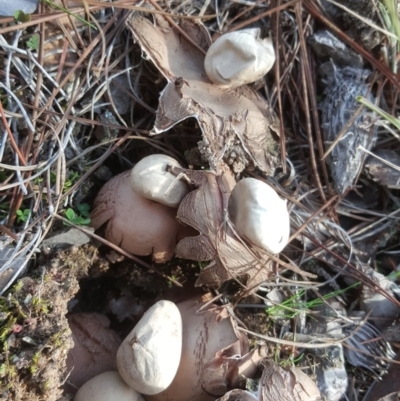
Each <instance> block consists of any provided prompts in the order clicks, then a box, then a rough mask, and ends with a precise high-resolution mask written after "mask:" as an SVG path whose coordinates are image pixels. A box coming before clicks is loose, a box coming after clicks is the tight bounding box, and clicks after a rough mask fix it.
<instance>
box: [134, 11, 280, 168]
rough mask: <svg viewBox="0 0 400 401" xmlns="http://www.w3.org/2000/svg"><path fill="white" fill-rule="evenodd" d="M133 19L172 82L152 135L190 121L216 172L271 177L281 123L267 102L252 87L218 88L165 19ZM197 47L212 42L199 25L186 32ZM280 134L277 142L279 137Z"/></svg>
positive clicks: (192, 48)
mask: <svg viewBox="0 0 400 401" xmlns="http://www.w3.org/2000/svg"><path fill="white" fill-rule="evenodd" d="M155 19H156V22H155V23H154V24H153V23H152V22H151V21H150V20H148V19H146V18H144V17H142V16H140V15H138V14H134V15H133V16H132V17H131V18H130V19H128V21H127V25H128V27H129V28H130V29H131V31H132V33H133V35H134V37H135V39H136V40H137V41H138V42H139V44H140V46H141V48H142V50H143V51H144V52H145V53H146V55H147V56H148V57H149V58H150V59H151V60H152V61H153V63H154V64H155V65H156V67H157V68H158V70H159V71H160V72H161V74H163V75H164V76H165V78H166V79H167V80H168V84H167V86H166V87H165V89H164V90H163V91H162V93H161V95H160V100H159V107H158V110H157V116H156V122H155V125H154V129H153V135H156V134H159V133H161V132H164V131H167V130H168V129H170V128H171V127H173V126H174V125H175V124H177V123H179V122H181V121H182V120H185V119H187V118H189V117H194V118H196V119H197V121H198V123H199V126H200V128H201V130H202V133H203V141H202V142H200V143H199V149H200V152H201V153H202V155H203V156H204V158H205V159H206V160H208V162H209V164H210V167H211V169H212V170H213V171H217V172H218V171H220V168H221V165H223V164H224V163H226V164H229V165H231V166H232V168H233V170H234V171H235V172H237V173H239V172H241V171H243V170H244V169H245V168H246V167H247V166H257V167H259V168H260V169H261V170H262V171H264V172H265V173H267V174H269V175H272V174H273V173H274V171H275V169H276V168H277V167H278V166H279V164H280V149H279V143H278V141H277V140H276V137H278V136H279V121H278V118H277V116H276V114H275V113H274V111H273V110H272V109H271V108H270V106H269V105H268V103H267V102H266V100H265V99H263V98H262V97H261V96H259V95H258V94H257V92H256V91H254V90H253V89H252V88H250V87H249V86H246V85H244V86H241V87H239V88H235V89H226V88H221V87H218V86H217V85H214V84H212V83H211V82H210V80H209V79H208V78H207V75H206V72H205V70H204V54H203V53H202V52H201V51H200V50H199V49H198V48H196V47H195V46H194V45H193V44H191V43H189V41H187V40H185V39H184V38H183V37H182V36H181V35H180V34H179V33H178V32H177V31H176V30H174V29H173V28H171V27H170V26H169V25H168V23H167V22H166V21H165V20H164V19H163V18H162V17H161V16H157V17H155ZM183 29H184V30H185V32H186V33H187V34H188V35H189V36H190V37H191V39H192V40H193V42H194V43H196V44H198V46H199V47H200V48H203V49H204V48H206V47H207V43H209V38H208V37H207V34H206V32H205V30H204V29H202V26H201V25H200V24H195V23H191V22H185V26H184V27H183ZM274 134H275V137H274Z"/></svg>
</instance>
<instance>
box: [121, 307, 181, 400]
mask: <svg viewBox="0 0 400 401" xmlns="http://www.w3.org/2000/svg"><path fill="white" fill-rule="evenodd" d="M181 353H182V317H181V314H180V312H179V309H178V308H177V306H176V305H175V304H174V303H173V302H170V301H159V302H157V303H156V304H155V305H153V306H152V307H151V308H150V309H149V310H148V311H147V312H146V313H145V314H144V315H143V317H142V318H141V319H140V321H139V323H138V324H137V325H136V326H135V327H134V329H133V330H132V331H131V332H130V333H129V334H128V336H127V337H126V338H125V340H124V341H123V342H122V344H121V346H120V347H119V349H118V352H117V366H118V370H119V373H120V374H121V376H122V378H123V379H124V380H125V382H126V383H127V384H128V385H129V386H130V387H132V388H133V389H135V390H136V391H138V392H140V393H142V394H146V395H153V394H158V393H160V392H161V391H163V390H165V389H166V388H168V386H169V385H170V384H171V382H172V380H173V379H174V377H175V374H176V372H177V370H178V366H179V362H180V360H181Z"/></svg>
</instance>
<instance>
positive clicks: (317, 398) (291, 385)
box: [217, 360, 322, 401]
mask: <svg viewBox="0 0 400 401" xmlns="http://www.w3.org/2000/svg"><path fill="white" fill-rule="evenodd" d="M263 364H264V365H265V367H264V371H263V374H262V376H261V379H260V382H259V388H258V393H252V392H249V391H244V390H238V389H236V390H232V391H230V392H228V393H226V394H225V395H224V396H223V397H221V398H219V399H218V400H217V401H277V400H279V401H322V398H321V394H320V392H319V389H318V386H317V385H316V384H315V383H314V382H313V381H312V380H311V379H310V378H309V377H308V376H307V375H306V374H305V373H303V372H302V371H301V370H300V369H298V368H295V367H291V368H290V369H284V368H281V367H280V366H279V365H278V364H277V363H275V362H274V361H272V360H266V361H265V362H263Z"/></svg>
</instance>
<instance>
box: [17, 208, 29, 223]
mask: <svg viewBox="0 0 400 401" xmlns="http://www.w3.org/2000/svg"><path fill="white" fill-rule="evenodd" d="M30 212H31V211H30V210H29V209H24V210H21V209H19V210H17V222H18V223H21V222H24V223H25V222H26V221H27V220H28V218H29V213H30Z"/></svg>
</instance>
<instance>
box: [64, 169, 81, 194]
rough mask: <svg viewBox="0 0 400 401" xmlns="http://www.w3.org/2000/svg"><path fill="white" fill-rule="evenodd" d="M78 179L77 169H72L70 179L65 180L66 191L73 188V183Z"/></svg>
mask: <svg viewBox="0 0 400 401" xmlns="http://www.w3.org/2000/svg"><path fill="white" fill-rule="evenodd" d="M78 179H79V173H78V172H77V171H71V172H70V174H69V176H68V179H67V180H65V183H64V191H66V190H67V189H69V188H71V187H72V185H74V184H75V182H76V181H78Z"/></svg>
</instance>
